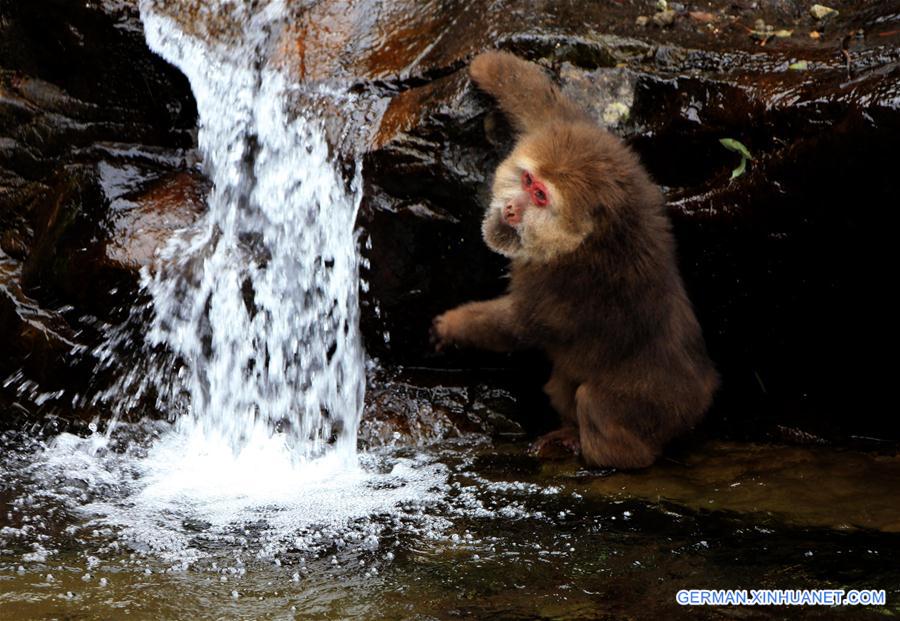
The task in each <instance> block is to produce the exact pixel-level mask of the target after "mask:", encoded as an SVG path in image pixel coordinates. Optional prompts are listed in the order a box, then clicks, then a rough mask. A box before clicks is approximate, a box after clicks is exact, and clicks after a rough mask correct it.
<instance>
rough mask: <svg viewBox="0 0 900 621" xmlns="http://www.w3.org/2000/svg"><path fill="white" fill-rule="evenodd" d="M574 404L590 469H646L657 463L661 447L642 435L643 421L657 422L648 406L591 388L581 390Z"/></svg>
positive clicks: (583, 450)
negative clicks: (643, 419) (599, 467)
mask: <svg viewBox="0 0 900 621" xmlns="http://www.w3.org/2000/svg"><path fill="white" fill-rule="evenodd" d="M575 402H576V407H575V409H576V414H577V416H578V431H579V436H580V438H581V454H582V456H583V457H584V460H585V461H586V462H587V463H588V464H589V465H591V466H612V467H614V468H646V467H647V466H649V465H651V464H652V463H653V462H654V461H655V460H656V458H657V456H658V455H659V453H660V447H659V446H658V444H657V443H656V442H654V441H653V440H652V439H651V438H649V437H648V434H643V433H641V431H640V421H641V419H642V417H648V416H649V420H652V419H653V418H654V417H653V416H652V414H650V413H649V412H647V411H646V406H644V405H642V404H640V403H639V402H638V401H636V400H632V399H628V398H624V397H619V396H616V395H613V394H611V393H609V392H608V391H606V390H604V389H603V388H601V387H598V386H596V385H592V384H582V385H581V386H579V387H578V390H577V391H576V393H575ZM645 420H647V419H646V418H645Z"/></svg>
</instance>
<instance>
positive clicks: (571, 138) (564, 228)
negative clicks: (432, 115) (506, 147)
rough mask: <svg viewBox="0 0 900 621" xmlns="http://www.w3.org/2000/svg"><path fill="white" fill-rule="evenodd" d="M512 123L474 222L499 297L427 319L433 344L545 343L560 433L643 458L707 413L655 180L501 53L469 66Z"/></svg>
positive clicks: (606, 459)
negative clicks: (502, 287) (498, 281)
mask: <svg viewBox="0 0 900 621" xmlns="http://www.w3.org/2000/svg"><path fill="white" fill-rule="evenodd" d="M469 75H470V77H471V79H472V81H473V82H474V83H475V85H476V86H477V87H478V88H479V89H481V90H482V91H484V92H486V93H487V94H489V95H491V96H492V97H493V98H494V99H495V100H496V102H497V104H498V106H499V108H500V109H501V110H502V111H503V113H504V114H505V116H506V117H508V119H509V121H510V124H511V126H512V128H513V130H514V131H515V133H516V143H515V145H514V147H513V149H512V152H511V153H510V154H509V155H508V156H507V157H506V158H505V159H504V160H503V161H502V162H501V163H500V164H499V166H498V167H497V169H496V171H495V173H494V179H493V185H492V196H491V199H490V202H489V205H488V206H487V209H486V213H485V216H484V220H483V223H482V235H483V238H484V241H485V243H486V244H487V246H488V247H489V248H490V249H491V250H493V251H495V252H497V253H500V254H501V255H504V256H506V257H507V258H508V259H509V260H510V268H509V284H508V288H507V291H506V293H505V294H504V295H502V296H500V297H498V298H496V299H493V300H487V301H476V302H470V303H467V304H463V305H461V306H459V307H457V308H454V309H452V310H449V311H447V312H445V313H443V314H440V315H438V316H437V317H435V318H434V320H433V322H432V338H433V340H434V342H435V346H436V349H437V350H438V351H443V350H445V349H446V348H447V347H450V346H459V347H477V348H481V349H485V350H489V351H497V352H506V351H513V350H520V349H539V350H542V351H543V352H544V353H545V354H546V355H547V356H548V358H549V360H550V362H551V363H552V372H551V375H550V378H549V381H548V382H547V383H546V385H545V386H544V392H545V393H546V394H547V396H548V397H549V400H550V404H551V405H552V407H553V408H554V409H555V410H556V412H557V413H558V414H559V417H560V420H561V422H562V426H561V428H560V429H558V430H556V431H554V432H551V433H549V434H546V435H544V436H542V437H540V438H538V439H537V441H536V442H535V443H534V444H533V445H532V451H533V452H535V453H537V454H538V455H540V454H543V453H544V452H545V451H546V449H547V448H548V446H549V445H552V444H559V445H562V446H564V447H566V448H568V449H569V450H572V451H573V452H575V453H579V454H580V456H581V458H582V459H583V460H584V461H585V462H586V463H587V464H588V465H589V466H593V467H613V468H619V469H636V468H645V467H648V466H650V465H651V464H653V463H654V462H655V461H656V459H657V458H658V457H659V456H660V455H661V453H662V450H663V448H664V447H665V446H666V445H667V444H668V443H669V442H670V441H671V440H673V439H674V438H676V437H677V436H679V435H681V434H683V433H685V432H687V431H689V430H690V429H692V428H693V427H694V426H696V424H697V423H698V422H699V421H700V420H701V419H702V417H703V416H704V414H705V412H706V410H707V409H708V408H709V406H710V404H711V401H712V398H713V395H714V393H715V391H716V389H717V388H718V385H719V376H718V373H717V372H716V370H715V368H714V366H713V363H712V361H711V360H710V358H709V356H708V354H707V351H706V345H705V341H704V338H703V334H702V331H701V328H700V325H699V322H698V321H697V318H696V316H695V314H694V310H693V307H692V305H691V302H690V300H689V299H688V296H687V293H686V291H685V288H684V284H683V281H682V278H681V274H680V271H679V268H678V265H677V259H676V252H675V240H674V237H673V234H672V226H671V221H670V219H669V217H668V214H667V212H666V207H665V199H664V197H663V194H662V191H661V190H660V188H659V187H658V186H657V185H656V184H655V183H654V182H653V181H652V180H651V178H650V176H649V174H648V173H647V172H646V170H645V169H644V167H643V166H642V164H641V162H640V161H639V159H638V156H637V155H636V154H635V153H634V152H633V151H632V150H631V148H630V147H628V146H627V145H626V144H625V143H624V142H622V141H621V140H620V139H619V138H618V137H616V136H614V135H613V134H611V133H609V132H608V131H607V130H605V129H603V128H601V127H600V126H599V125H597V124H596V123H595V122H594V121H593V119H592V118H590V116H589V115H588V114H587V113H586V112H585V111H583V110H581V109H580V108H579V107H578V106H576V105H575V104H574V103H573V102H572V101H570V100H569V99H567V98H566V97H565V96H564V95H563V94H562V92H561V91H560V89H559V88H558V87H557V86H556V85H555V84H554V83H553V82H552V81H551V79H550V78H549V77H548V76H547V75H546V74H545V73H544V72H543V70H542V69H541V68H540V67H539V66H538V65H535V64H533V63H530V62H527V61H525V60H522V59H520V58H518V57H516V56H514V55H512V54H510V53H506V52H500V51H490V52H483V53H481V54H479V55H478V56H476V57H475V58H474V60H473V61H472V63H471V64H470V67H469Z"/></svg>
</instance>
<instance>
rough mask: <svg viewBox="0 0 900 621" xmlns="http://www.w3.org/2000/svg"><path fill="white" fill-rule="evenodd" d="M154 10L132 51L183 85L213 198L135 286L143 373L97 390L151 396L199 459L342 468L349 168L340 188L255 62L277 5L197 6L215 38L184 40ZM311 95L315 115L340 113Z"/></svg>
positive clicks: (283, 92) (350, 440)
mask: <svg viewBox="0 0 900 621" xmlns="http://www.w3.org/2000/svg"><path fill="white" fill-rule="evenodd" d="M157 4H159V3H158V2H153V1H152V0H145V1H143V2H142V3H141V16H142V20H143V22H144V28H145V32H146V37H147V42H148V44H149V46H150V47H151V49H153V50H154V51H155V52H156V53H158V54H160V55H161V56H162V57H163V58H165V59H166V60H167V61H169V62H170V63H172V64H173V65H175V66H176V67H178V68H179V69H180V70H181V71H183V72H184V74H185V75H186V76H187V77H188V79H189V81H190V84H191V88H192V90H193V93H194V96H195V98H196V101H197V110H198V117H199V120H198V127H199V133H198V143H199V149H200V152H201V154H202V158H203V165H204V170H205V172H206V173H207V174H208V176H209V177H210V179H211V180H212V186H213V187H212V191H211V192H210V195H209V198H208V211H207V212H206V214H205V215H204V218H203V220H202V222H200V223H199V225H198V226H197V227H196V228H195V229H192V230H191V232H190V233H189V234H184V235H181V236H177V237H176V238H175V239H173V240H171V242H170V243H169V244H168V245H167V246H166V247H165V249H164V250H163V251H162V253H161V256H160V257H159V261H158V265H157V266H156V268H155V269H154V270H148V271H146V272H145V273H144V275H143V284H144V286H145V288H146V290H147V291H148V293H149V295H150V297H151V300H152V302H151V310H152V313H151V317H152V319H151V324H150V326H149V329H148V330H147V331H146V341H145V344H144V350H145V355H146V357H147V358H148V359H149V360H151V361H152V363H151V364H148V365H142V366H140V367H139V368H135V369H133V370H132V371H131V372H126V373H125V374H124V375H123V378H122V380H121V381H120V382H119V383H118V384H117V385H116V386H115V388H114V390H113V391H110V392H111V394H112V395H114V396H115V399H116V400H118V406H117V407H118V409H119V410H124V409H127V408H129V407H134V404H135V403H136V402H137V401H138V400H139V399H140V398H142V397H144V396H145V395H147V394H152V395H155V396H156V397H155V398H156V402H157V403H156V405H157V408H158V409H160V410H162V411H164V412H168V413H170V414H171V415H172V416H173V418H174V417H175V414H178V413H180V414H181V415H180V416H178V417H177V422H176V427H177V431H178V433H179V434H180V435H181V436H182V437H183V438H184V440H185V442H186V443H187V445H188V446H191V447H194V448H196V449H197V450H200V451H203V452H204V453H207V454H209V453H213V452H216V451H223V450H226V449H227V450H229V451H231V452H232V453H234V454H235V455H237V456H238V457H240V456H241V455H242V454H245V453H246V454H248V455H250V454H271V452H272V451H275V452H276V453H283V454H284V455H289V456H290V457H291V459H292V460H293V461H294V462H298V461H299V462H306V461H308V460H311V459H313V458H316V457H320V456H322V455H323V454H325V453H329V454H331V457H332V460H333V461H334V460H337V461H339V462H341V463H342V464H343V465H345V466H348V465H352V464H353V463H354V460H355V444H356V432H357V428H358V423H359V415H360V411H361V408H362V398H363V392H364V388H365V373H364V360H363V353H362V346H361V342H360V335H359V327H358V300H357V297H358V265H359V259H358V253H357V239H356V236H355V234H354V222H355V219H356V211H357V208H358V205H359V199H360V170H359V167H358V166H357V167H356V170H355V174H354V175H353V176H352V178H351V179H349V180H345V179H344V177H343V175H342V174H341V170H340V167H339V163H338V162H337V157H336V156H335V155H334V154H332V153H330V149H329V145H328V143H327V142H326V139H325V136H324V128H323V124H322V120H321V119H318V118H317V117H316V110H313V109H307V110H303V111H299V112H292V111H291V110H289V109H288V106H289V102H290V101H291V97H290V96H289V95H290V93H291V89H292V84H291V82H290V81H289V79H288V78H287V77H286V76H285V75H284V72H283V71H282V70H281V69H280V68H278V67H273V66H271V64H270V60H269V58H268V56H269V54H270V50H271V48H272V40H271V39H272V38H273V37H275V36H277V34H278V33H279V32H280V29H281V27H283V25H284V24H283V19H284V17H283V16H284V15H285V8H284V6H283V4H282V3H281V2H278V1H273V2H269V3H222V4H221V5H219V6H215V3H210V4H211V6H212V8H214V9H219V10H221V11H222V12H223V13H227V14H222V15H215V16H214V18H212V19H213V20H214V21H215V23H218V24H228V25H231V26H232V30H234V32H228V34H227V40H226V41H224V42H222V41H215V40H213V39H214V37H213V36H208V38H209V39H210V41H206V40H201V39H200V38H197V37H195V36H193V35H192V34H188V33H185V32H184V31H183V30H182V27H181V26H180V25H179V24H176V23H175V21H174V20H173V19H172V18H170V17H168V16H165V15H163V14H161V13H159V12H157V7H156V5H157ZM185 10H188V9H185ZM193 10H200V9H196V8H195V9H193ZM219 36H222V35H219ZM206 38H207V37H203V39H206ZM313 95H314V96H315V93H314V94H313ZM318 97H319V98H320V99H321V100H325V99H328V104H329V105H328V106H327V107H328V109H330V110H334V109H340V107H341V106H346V107H349V106H352V105H353V100H352V99H351V98H352V96H351V95H348V94H337V95H336V94H333V93H324V92H322V93H320V94H319V95H318ZM322 107H326V106H322ZM160 352H162V353H160ZM122 395H129V398H127V399H123V398H122Z"/></svg>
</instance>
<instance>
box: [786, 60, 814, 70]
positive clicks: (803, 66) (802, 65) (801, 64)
mask: <svg viewBox="0 0 900 621" xmlns="http://www.w3.org/2000/svg"><path fill="white" fill-rule="evenodd" d="M808 68H809V63H808V62H806V61H805V60H798V61H797V62H795V63H791V64H790V65H788V69H790V70H792V71H806V70H807V69H808Z"/></svg>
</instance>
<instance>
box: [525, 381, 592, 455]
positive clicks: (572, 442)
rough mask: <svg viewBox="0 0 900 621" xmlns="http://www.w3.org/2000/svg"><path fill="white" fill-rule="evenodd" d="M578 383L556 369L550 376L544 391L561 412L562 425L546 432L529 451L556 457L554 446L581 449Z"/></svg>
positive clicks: (572, 450)
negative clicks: (577, 395)
mask: <svg viewBox="0 0 900 621" xmlns="http://www.w3.org/2000/svg"><path fill="white" fill-rule="evenodd" d="M577 387H578V386H577V384H576V383H575V382H573V381H572V380H570V379H569V378H568V377H566V376H565V375H563V374H562V373H560V372H559V371H554V373H553V374H552V375H551V376H550V380H549V381H548V382H547V383H546V384H544V392H545V393H546V394H547V396H548V397H550V405H552V406H553V409H554V410H556V411H557V413H558V414H559V418H560V419H561V422H562V427H560V428H559V429H557V430H555V431H551V432H550V433H545V434H544V435H542V436H541V437H540V438H538V439H537V440H535V441H534V442H533V443H532V445H531V447H530V449H529V452H530V453H531V454H532V455H537V456H538V457H544V458H546V457H554V456H556V452H555V451H554V450H553V447H554V446H561V447H563V448H564V449H565V450H566V451H567V452H570V453H575V454H576V455H577V454H578V453H579V451H580V440H579V436H578V426H577V425H578V419H577V418H576V414H575V389H576V388H577Z"/></svg>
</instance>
